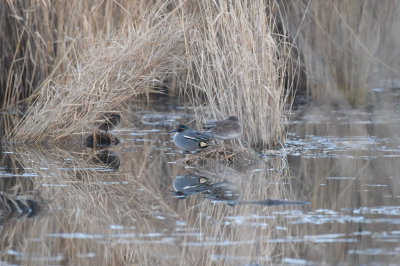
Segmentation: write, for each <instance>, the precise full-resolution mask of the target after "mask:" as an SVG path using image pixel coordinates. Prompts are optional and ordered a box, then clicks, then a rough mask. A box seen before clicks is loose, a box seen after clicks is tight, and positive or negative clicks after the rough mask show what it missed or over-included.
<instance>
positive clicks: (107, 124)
mask: <svg viewBox="0 0 400 266" xmlns="http://www.w3.org/2000/svg"><path fill="white" fill-rule="evenodd" d="M103 118H104V121H103V122H101V124H100V125H99V126H98V128H99V129H100V130H104V131H105V132H106V133H107V132H108V131H111V130H113V129H114V128H116V127H117V126H118V125H119V123H121V116H120V115H119V114H116V113H106V114H103Z"/></svg>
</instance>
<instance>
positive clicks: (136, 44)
mask: <svg viewBox="0 0 400 266" xmlns="http://www.w3.org/2000/svg"><path fill="white" fill-rule="evenodd" d="M188 2H189V1H188ZM173 3H174V2H173V1H171V2H167V3H165V4H163V5H161V4H158V5H155V6H153V7H152V8H149V7H147V8H146V9H144V10H142V13H140V15H138V16H132V17H129V18H127V19H126V20H125V22H124V23H123V24H122V25H121V26H120V29H119V30H117V31H113V32H112V33H110V34H109V35H108V36H107V37H106V38H99V40H98V41H96V42H94V43H95V44H94V45H93V46H91V47H90V48H89V49H88V50H87V51H86V53H85V56H84V57H80V58H78V60H77V61H74V65H73V66H72V65H71V66H70V67H69V68H68V69H67V70H66V72H65V74H64V75H62V76H60V77H53V76H49V79H48V81H47V82H46V83H45V85H44V87H43V89H42V90H41V92H40V94H39V96H38V97H37V100H36V101H35V103H34V105H33V106H32V107H31V108H30V109H29V111H28V114H27V115H26V117H25V119H24V120H23V121H22V122H21V123H20V124H18V125H17V127H15V128H14V130H13V131H12V132H11V133H9V134H8V135H7V136H6V139H8V140H11V141H13V142H58V141H63V140H65V139H67V138H71V137H72V138H74V137H77V138H79V137H82V135H85V134H87V133H88V132H90V131H91V130H93V121H95V120H96V118H97V117H98V116H99V115H101V114H102V113H104V112H110V111H111V112H121V106H122V105H123V104H124V103H125V102H126V101H127V100H128V99H130V98H132V97H138V96H139V95H147V96H148V94H149V93H150V92H151V91H152V88H154V87H155V86H156V85H157V84H161V83H162V81H163V80H166V79H167V78H168V77H170V76H174V77H177V78H178V82H177V83H178V85H180V86H181V88H182V91H184V92H186V94H187V95H189V96H190V97H189V98H190V100H191V101H192V104H193V105H194V106H195V107H196V108H197V109H196V110H197V114H198V121H199V122H200V121H203V120H204V117H205V112H203V108H200V107H203V106H204V104H205V105H207V106H208V110H211V113H212V114H211V115H212V116H213V118H216V119H219V118H222V116H224V117H226V116H227V115H228V114H235V115H237V116H238V117H239V118H240V120H241V122H242V123H243V125H244V127H245V131H244V139H245V140H246V141H248V142H249V143H250V144H252V145H258V144H265V143H266V142H268V141H270V140H274V139H276V138H278V137H279V136H280V134H281V132H282V126H281V123H280V122H281V120H282V119H286V118H287V117H286V116H285V113H284V111H285V109H286V108H287V106H289V109H290V106H291V105H290V103H291V102H290V97H289V96H290V95H291V93H292V92H293V91H292V86H291V85H290V84H291V83H290V82H289V83H287V84H289V85H288V86H286V89H285V78H286V71H287V70H288V62H289V61H288V56H286V54H287V51H288V50H289V49H290V45H289V44H288V43H287V42H286V39H284V38H283V37H282V36H276V35H274V33H273V32H274V31H275V29H276V24H275V19H274V17H275V16H276V14H275V13H276V12H275V13H273V10H276V9H277V7H278V6H277V5H276V4H275V1H264V0H258V1H251V2H250V3H248V4H244V3H242V1H233V2H231V3H229V4H227V3H220V4H216V5H215V4H213V3H212V2H211V1H206V2H202V3H201V4H199V5H198V6H197V5H195V4H192V3H189V4H188V5H187V6H185V4H186V2H185V1H184V2H182V4H181V5H182V6H184V8H181V5H172V4H173ZM171 5H172V6H175V8H174V9H172V11H171ZM199 11H200V12H199ZM126 12H128V11H126ZM71 63H72V62H71ZM52 77H53V78H52ZM203 95H205V96H206V102H204V101H202V100H200V99H202V96H203ZM287 103H289V105H287ZM208 118H209V115H208Z"/></svg>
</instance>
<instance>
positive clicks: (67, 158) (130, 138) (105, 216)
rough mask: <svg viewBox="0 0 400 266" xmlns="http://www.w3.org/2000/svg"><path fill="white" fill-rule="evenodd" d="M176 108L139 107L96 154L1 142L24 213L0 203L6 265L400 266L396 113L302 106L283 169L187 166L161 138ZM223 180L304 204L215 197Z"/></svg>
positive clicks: (277, 163) (2, 180) (233, 192)
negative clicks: (111, 142)
mask: <svg viewBox="0 0 400 266" xmlns="http://www.w3.org/2000/svg"><path fill="white" fill-rule="evenodd" d="M176 107H177V108H171V109H169V108H168V110H159V109H152V108H150V109H148V110H147V111H142V110H134V115H133V116H131V117H130V121H131V122H132V123H134V124H135V126H136V127H129V126H125V127H121V128H119V129H117V130H116V131H114V132H113V134H114V135H116V136H118V137H119V138H120V139H121V141H122V142H121V143H120V144H119V145H117V146H113V147H107V148H99V147H98V148H96V150H95V151H93V150H92V149H90V148H86V147H82V145H80V143H76V145H69V146H68V148H65V147H61V148H59V147H43V146H35V145H31V146H24V145H20V146H15V145H14V146H11V145H9V144H4V143H3V144H2V146H1V152H2V153H1V158H0V188H1V191H2V192H5V193H7V195H8V197H9V198H8V199H9V200H10V201H7V202H8V203H10V204H13V202H14V203H16V204H18V206H20V207H21V210H20V212H19V213H17V214H15V213H14V214H10V212H8V213H7V212H4V211H3V212H0V219H1V220H0V222H1V223H0V230H1V240H2V241H1V253H0V254H1V265H125V264H130V265H177V264H183V265H194V264H197V265H266V264H285V265H324V264H329V265H331V264H335V265H363V264H368V265H398V264H399V255H400V248H399V241H400V207H399V206H400V204H399V203H400V183H399V182H400V179H399V174H398V172H399V157H400V134H399V132H400V130H399V117H398V116H397V115H395V114H396V113H395V112H390V111H387V110H383V109H382V110H383V111H379V112H378V111H375V112H370V111H365V110H360V109H355V110H341V109H340V110H339V109H335V108H326V107H324V108H322V107H312V106H310V107H307V108H300V109H298V110H297V111H295V115H296V116H295V118H294V119H293V121H292V122H291V123H290V124H289V125H288V126H289V134H288V139H287V141H286V143H285V152H286V154H287V168H286V169H285V170H283V171H282V172H281V173H277V171H275V170H279V169H280V168H281V167H282V166H283V165H284V162H283V161H282V159H283V157H282V156H266V157H264V158H265V159H266V161H267V162H268V164H266V163H264V162H263V161H262V160H260V158H262V157H261V156H260V157H259V158H257V156H256V158H254V160H250V162H249V163H246V164H243V163H240V160H239V159H238V160H237V161H236V162H234V163H233V164H232V163H230V164H228V163H221V162H218V163H215V162H213V163H212V164H201V165H202V166H201V167H195V168H194V167H193V165H192V164H194V163H199V161H197V160H196V159H195V155H193V154H190V155H185V154H184V153H183V152H182V151H180V150H179V149H178V148H177V147H175V146H174V144H173V142H172V136H171V135H170V134H169V131H170V130H172V129H173V128H174V127H175V126H176V125H177V124H178V123H181V122H187V121H191V120H193V119H194V116H193V115H192V112H191V110H190V109H187V108H183V107H181V106H176ZM283 153H284V152H283V151H282V150H281V151H279V153H278V154H283ZM270 154H272V152H270ZM275 154H276V153H275ZM188 158H189V159H188ZM189 164H191V165H189ZM184 166H186V167H184ZM188 166H190V167H188ZM197 166H198V165H197ZM274 169H275V170H274ZM184 178H186V179H184ZM216 184H218V185H216ZM220 184H229V189H227V192H225V194H224V196H225V197H230V198H233V199H234V200H237V198H239V200H240V201H243V202H252V203H254V202H257V201H263V200H266V199H267V198H270V199H275V200H281V201H283V200H289V201H303V202H309V205H279V206H265V205H262V204H259V203H257V204H230V203H232V202H230V201H219V200H215V197H214V198H213V197H211V196H212V193H211V192H210V191H212V188H216V187H218V186H219V185H220ZM178 190H183V191H185V193H184V195H183V196H182V195H180V196H179V195H176V192H177V191H178ZM171 191H174V192H175V194H174V193H171ZM203 193H205V194H203ZM12 199H14V201H13V202H12V201H11V200H12ZM28 200H32V202H35V204H36V205H35V204H33V203H32V204H28V203H29V202H31V201H28Z"/></svg>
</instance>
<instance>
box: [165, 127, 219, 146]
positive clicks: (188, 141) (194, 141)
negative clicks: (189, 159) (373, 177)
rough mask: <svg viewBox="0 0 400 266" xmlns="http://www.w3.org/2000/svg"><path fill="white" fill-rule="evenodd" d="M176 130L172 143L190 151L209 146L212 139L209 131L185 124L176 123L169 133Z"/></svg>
mask: <svg viewBox="0 0 400 266" xmlns="http://www.w3.org/2000/svg"><path fill="white" fill-rule="evenodd" d="M173 132H177V133H176V134H175V135H174V143H175V145H176V146H178V147H179V148H181V149H182V150H186V151H191V150H197V149H200V148H206V147H208V146H209V142H210V141H212V140H213V137H212V135H211V134H210V133H207V132H201V131H196V130H194V129H190V128H188V126H187V125H178V126H177V127H176V128H175V129H174V130H172V131H170V133H173Z"/></svg>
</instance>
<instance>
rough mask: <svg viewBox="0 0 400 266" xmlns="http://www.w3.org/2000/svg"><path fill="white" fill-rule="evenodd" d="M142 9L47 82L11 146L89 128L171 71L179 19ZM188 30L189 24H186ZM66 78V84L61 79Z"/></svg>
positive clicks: (179, 52) (179, 43)
mask: <svg viewBox="0 0 400 266" xmlns="http://www.w3.org/2000/svg"><path fill="white" fill-rule="evenodd" d="M157 8H158V9H157V10H154V9H149V10H145V11H146V12H145V14H144V15H143V17H142V19H141V20H135V21H133V20H127V21H126V23H125V24H124V27H123V28H122V29H121V30H120V31H116V32H114V33H113V34H110V35H109V36H108V37H107V39H106V40H103V41H101V42H98V43H97V44H96V45H95V46H93V47H92V48H91V49H89V50H88V51H87V53H86V55H85V58H84V59H82V60H81V61H80V62H79V63H77V65H75V67H71V68H69V71H70V72H67V73H66V77H65V78H64V77H63V78H61V79H51V80H50V81H49V82H48V83H47V84H46V86H45V87H44V88H43V89H42V90H41V93H40V94H39V96H38V98H37V100H36V101H35V103H34V104H33V105H32V107H31V108H30V109H29V110H28V114H27V115H26V117H25V119H23V120H22V122H21V123H20V124H18V126H17V127H16V128H15V129H14V130H13V131H12V132H11V133H10V134H9V135H8V136H7V137H6V138H8V139H11V140H12V141H15V142H44V141H50V142H54V141H62V140H65V139H67V138H71V137H74V136H77V135H79V136H82V135H85V133H87V132H90V131H91V130H93V129H94V126H93V123H94V121H96V119H97V118H98V117H99V116H101V115H102V113H104V112H109V111H111V112H121V105H122V104H123V103H124V102H126V101H127V100H128V99H130V98H132V97H135V96H136V97H137V96H138V95H141V94H148V93H149V92H150V91H151V89H152V88H154V87H155V86H156V85H157V84H158V83H161V81H162V80H163V79H164V78H165V77H166V76H168V75H170V74H171V73H172V72H173V68H174V66H175V62H176V61H177V60H179V59H182V56H183V53H184V46H183V45H184V43H183V34H184V32H183V31H182V29H181V21H180V18H179V17H177V16H164V17H163V14H165V12H164V13H162V15H160V14H157V13H155V11H160V10H163V8H165V7H159V6H157ZM187 23H188V24H187V26H188V27H189V28H190V24H191V23H192V22H191V21H189V22H187ZM64 79H66V80H64Z"/></svg>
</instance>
